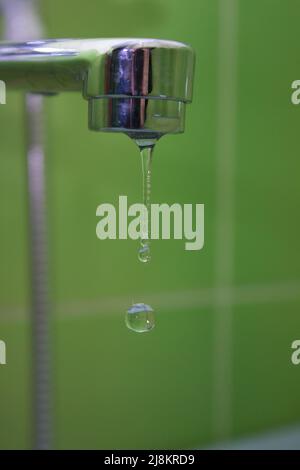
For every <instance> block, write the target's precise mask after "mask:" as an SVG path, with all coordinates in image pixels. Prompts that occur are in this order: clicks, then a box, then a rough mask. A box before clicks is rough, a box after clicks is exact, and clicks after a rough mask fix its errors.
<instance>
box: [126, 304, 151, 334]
mask: <svg viewBox="0 0 300 470" xmlns="http://www.w3.org/2000/svg"><path fill="white" fill-rule="evenodd" d="M125 323H126V326H127V328H129V329H130V330H132V331H135V332H136V333H145V332H147V331H151V330H153V328H154V326H155V319H154V311H153V309H152V307H150V305H147V304H143V303H139V304H133V305H132V306H131V307H130V308H129V309H128V310H127V313H126V317H125Z"/></svg>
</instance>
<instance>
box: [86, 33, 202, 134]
mask: <svg viewBox="0 0 300 470" xmlns="http://www.w3.org/2000/svg"><path fill="white" fill-rule="evenodd" d="M194 60H195V56H194V52H193V50H192V49H191V47H190V46H187V45H186V44H183V43H179V42H174V41H162V40H155V39H128V40H127V39H124V40H123V42H122V40H119V41H118V43H116V44H114V45H113V46H112V47H111V48H110V50H108V51H107V52H106V53H105V54H104V55H103V56H102V57H101V61H100V66H99V64H97V66H93V67H92V69H90V70H89V72H88V77H87V80H86V86H85V90H84V96H85V98H87V99H88V100H89V128H90V129H92V130H96V131H107V132H123V133H126V134H128V135H129V136H130V137H133V138H147V137H148V138H152V137H156V138H157V137H160V136H161V135H163V134H168V133H179V132H183V131H184V120H185V105H186V103H189V102H191V100H192V81H193V72H194Z"/></svg>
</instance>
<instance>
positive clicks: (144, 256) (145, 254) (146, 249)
mask: <svg viewBox="0 0 300 470" xmlns="http://www.w3.org/2000/svg"><path fill="white" fill-rule="evenodd" d="M150 259H151V252H150V246H149V244H148V243H141V246H140V249H139V260H140V261H141V262H142V263H147V262H148V261H150Z"/></svg>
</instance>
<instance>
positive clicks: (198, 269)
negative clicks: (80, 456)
mask: <svg viewBox="0 0 300 470" xmlns="http://www.w3.org/2000/svg"><path fill="white" fill-rule="evenodd" d="M40 14H41V18H42V21H43V23H44V26H45V31H46V34H45V36H46V37H47V38H62V37H71V38H77V37H78V38H80V37H81V38H89V37H91V38H92V37H153V38H162V39H173V40H178V41H182V42H187V43H189V44H191V45H192V46H193V48H194V49H195V51H196V56H197V64H196V75H195V83H194V100H193V103H192V105H190V106H188V107H187V119H186V131H185V133H184V134H182V135H177V136H172V135H171V136H166V137H164V138H163V139H162V140H161V141H160V142H159V143H158V145H157V146H156V149H155V155H154V161H153V202H157V203H161V202H166V203H168V204H172V203H173V202H177V203H180V204H183V203H193V204H195V203H204V204H205V246H204V249H203V250H202V251H185V250H184V242H183V241H178V240H176V241H172V240H170V241H167V240H165V241H154V242H153V243H152V260H151V263H150V264H149V265H147V266H145V265H143V264H141V263H140V262H139V261H138V259H137V249H138V244H137V242H135V241H132V240H122V241H116V240H112V241H110V240H106V241H100V240H99V239H97V238H96V234H95V229H96V223H97V218H96V215H95V212H96V207H97V206H98V205H99V204H101V203H103V202H110V203H113V204H116V203H117V201H118V197H119V195H127V196H128V199H129V203H130V204H132V203H134V202H139V201H140V198H141V185H142V180H141V164H140V157H139V153H138V150H137V148H136V147H135V145H134V143H133V142H132V141H130V140H129V139H128V137H126V136H125V135H113V134H104V133H96V132H91V131H89V130H88V128H87V102H86V101H84V100H83V99H82V97H81V96H80V94H76V93H74V94H72V93H70V94H61V95H59V96H56V97H51V98H50V97H49V98H45V108H46V110H45V111H46V122H47V136H46V141H47V143H46V159H47V161H46V178H47V196H48V239H49V251H50V293H51V348H52V349H51V354H52V396H53V417H54V433H53V435H54V442H53V446H54V447H55V448H74V449H75V448H81V449H82V448H111V449H126V448H127V449H128V448H131V449H134V448H144V449H148V448H152V449H153V448H157V449H163V448H166V449H167V448H195V447H208V446H212V445H214V446H218V445H219V443H220V446H221V443H224V442H231V441H232V440H236V439H239V438H242V437H251V436H258V435H260V434H261V433H265V432H269V431H272V432H273V431H274V430H280V429H285V428H286V427H289V426H294V425H296V424H297V422H299V421H300V401H299V396H300V366H298V367H297V366H295V365H293V364H292V362H291V352H292V350H291V344H292V342H293V341H294V340H295V339H299V338H300V315H299V306H300V252H299V249H298V245H299V219H298V212H299V202H300V192H299V169H300V166H299V161H298V129H299V125H300V108H298V107H297V106H293V105H292V104H291V83H292V81H294V80H296V79H300V66H299V60H298V56H299V45H298V41H299V24H298V18H299V15H300V4H299V2H298V1H296V0H286V1H285V2H282V1H281V0H251V1H247V2H246V1H242V0H218V1H217V0H188V1H185V2H184V1H182V0H90V1H89V2H86V3H85V5H83V3H82V1H80V0H72V1H70V0H65V1H64V2H61V1H58V0H51V1H50V0H44V1H41V2H40ZM29 39H30V38H29ZM0 79H1V77H0ZM23 108H24V102H23V97H22V94H21V93H20V92H8V95H7V104H6V105H5V106H1V107H0V136H1V142H0V148H1V158H0V217H1V222H0V227H1V230H0V249H1V256H0V260H1V261H0V339H2V340H4V341H5V342H6V345H7V365H6V366H0V448H3V449H9V448H18V449H21V448H29V447H31V445H32V444H31V436H32V418H31V415H32V399H31V397H32V383H31V364H32V359H31V346H30V345H31V320H30V318H31V317H30V280H29V251H28V235H27V232H28V221H27V215H28V209H27V196H26V178H25V174H26V166H25V135H24V112H23ZM133 301H135V302H145V303H147V304H150V305H152V307H153V308H154V310H155V312H156V328H155V329H154V330H153V331H152V332H151V333H148V334H143V335H139V334H135V333H133V332H132V331H129V330H128V329H126V327H125V324H124V314H125V311H126V310H127V309H128V307H129V306H130V305H131V304H132V302H133ZM299 443H300V439H299ZM299 447H300V444H299Z"/></svg>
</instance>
